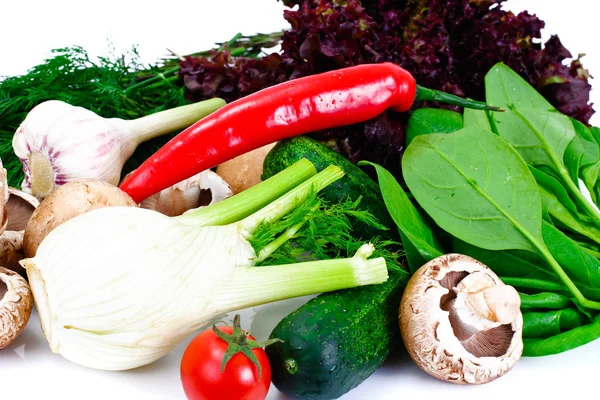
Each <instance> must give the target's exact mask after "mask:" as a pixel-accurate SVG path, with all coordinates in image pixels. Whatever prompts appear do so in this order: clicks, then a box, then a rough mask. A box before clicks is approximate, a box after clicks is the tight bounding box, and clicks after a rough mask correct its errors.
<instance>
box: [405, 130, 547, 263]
mask: <svg viewBox="0 0 600 400" xmlns="http://www.w3.org/2000/svg"><path fill="white" fill-rule="evenodd" d="M402 170H403V174H404V179H405V181H406V183H407V185H408V187H409V189H410V191H411V193H412V194H413V196H414V197H415V198H416V199H417V201H418V202H419V204H420V205H421V207H423V209H424V210H425V211H426V212H427V213H428V214H429V215H430V216H431V217H432V218H433V220H434V221H435V222H436V223H437V225H439V226H440V227H441V228H442V229H444V230H446V231H447V232H449V233H450V234H451V235H453V236H454V237H457V238H459V239H461V240H463V241H465V242H468V243H471V244H473V245H475V246H477V247H482V248H486V249H488V250H507V249H519V250H528V251H533V252H536V251H537V248H536V245H535V244H538V243H540V242H542V235H541V224H542V216H541V202H540V196H539V191H538V187H537V184H536V182H535V179H534V178H533V175H531V172H529V169H528V167H527V165H525V163H524V162H523V160H522V159H521V158H520V157H519V155H518V154H517V153H516V151H515V150H514V149H513V148H512V147H510V146H509V145H508V144H507V143H506V142H505V141H504V140H502V139H501V138H499V137H498V136H496V135H494V134H493V133H491V132H489V131H486V130H484V129H481V128H476V127H473V128H464V129H462V130H460V131H457V132H454V133H452V134H451V135H427V136H420V137H417V138H416V139H415V140H414V141H413V142H412V143H411V144H410V145H409V146H408V148H407V149H406V152H405V154H404V156H403V158H402ZM534 243H535V244H534Z"/></svg>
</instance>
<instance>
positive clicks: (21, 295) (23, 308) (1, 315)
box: [0, 267, 33, 350]
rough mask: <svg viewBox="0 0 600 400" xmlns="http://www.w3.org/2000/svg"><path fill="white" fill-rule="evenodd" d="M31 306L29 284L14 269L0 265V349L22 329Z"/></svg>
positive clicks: (31, 296)
mask: <svg viewBox="0 0 600 400" xmlns="http://www.w3.org/2000/svg"><path fill="white" fill-rule="evenodd" d="M32 307H33V295H32V294H31V289H30V288H29V284H28V283H27V281H26V280H25V279H23V277H22V276H21V275H19V274H17V273H16V272H14V271H11V270H9V269H6V268H4V267H0V350H1V349H3V348H5V347H6V346H8V345H9V344H10V343H11V342H12V341H13V340H15V338H16V337H17V336H19V334H20V333H21V331H22V330H23V328H24V327H25V325H27V322H28V321H29V316H30V315H31V309H32Z"/></svg>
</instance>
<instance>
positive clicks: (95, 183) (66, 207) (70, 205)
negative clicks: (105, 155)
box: [23, 179, 137, 258]
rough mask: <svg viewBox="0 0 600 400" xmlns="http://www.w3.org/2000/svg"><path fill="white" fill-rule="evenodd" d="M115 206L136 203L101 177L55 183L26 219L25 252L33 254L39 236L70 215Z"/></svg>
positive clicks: (130, 205)
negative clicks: (55, 186)
mask: <svg viewBox="0 0 600 400" xmlns="http://www.w3.org/2000/svg"><path fill="white" fill-rule="evenodd" d="M115 206H128V207H136V206H137V204H136V203H135V202H134V201H133V199H132V198H131V197H129V195H127V193H125V192H123V191H122V190H121V189H119V188H118V187H116V186H114V185H111V184H110V183H107V182H104V181H100V180H95V179H82V180H77V181H70V182H67V183H66V184H64V185H62V186H59V187H57V188H56V189H54V190H53V191H52V192H51V193H50V195H48V197H46V198H45V199H44V200H43V201H42V202H41V203H40V205H39V206H38V207H37V208H36V209H35V211H34V212H33V214H32V215H31V218H30V219H29V221H28V222H27V227H26V228H25V236H24V238H23V250H24V252H25V256H26V257H27V258H32V257H34V256H35V254H36V252H37V249H38V247H39V245H40V243H42V240H43V239H44V238H45V237H46V236H47V235H48V234H49V233H50V232H51V231H52V230H53V229H54V228H56V227H57V226H59V225H61V224H63V223H64V222H66V221H68V220H70V219H71V218H75V217H76V216H78V215H80V214H83V213H86V212H88V211H92V210H95V209H97V208H103V207H115Z"/></svg>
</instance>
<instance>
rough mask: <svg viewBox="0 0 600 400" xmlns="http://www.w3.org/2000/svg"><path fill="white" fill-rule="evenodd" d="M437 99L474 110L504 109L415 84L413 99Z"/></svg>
mask: <svg viewBox="0 0 600 400" xmlns="http://www.w3.org/2000/svg"><path fill="white" fill-rule="evenodd" d="M428 100H429V101H437V102H440V103H445V104H450V105H453V106H459V107H463V108H472V109H475V110H487V111H504V109H502V108H499V107H495V106H490V105H488V104H486V103H483V102H480V101H475V100H470V99H465V98H462V97H458V96H455V95H453V94H450V93H445V92H440V91H438V90H434V89H428V88H426V87H423V86H420V85H417V94H416V96H415V101H428Z"/></svg>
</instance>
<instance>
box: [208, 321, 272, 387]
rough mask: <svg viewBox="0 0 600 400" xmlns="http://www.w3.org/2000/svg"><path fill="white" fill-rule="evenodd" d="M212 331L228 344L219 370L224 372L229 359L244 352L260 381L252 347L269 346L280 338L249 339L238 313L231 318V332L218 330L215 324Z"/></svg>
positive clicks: (258, 363) (259, 371)
mask: <svg viewBox="0 0 600 400" xmlns="http://www.w3.org/2000/svg"><path fill="white" fill-rule="evenodd" d="M212 329H213V332H214V333H215V335H217V336H218V337H219V338H220V339H221V340H223V341H224V342H226V343H227V344H228V346H227V351H226V352H225V355H224V356H223V361H222V363H221V372H225V367H226V366H227V363H228V362H229V360H231V359H232V358H233V356H235V355H236V354H238V353H242V354H244V355H245V356H246V357H248V358H249V359H250V361H252V363H253V364H254V365H255V366H256V369H257V370H258V380H259V381H260V377H261V375H262V367H261V365H260V362H259V361H258V359H257V358H256V355H255V354H254V352H253V351H252V349H258V348H263V347H266V346H269V345H271V344H273V343H276V342H281V340H280V339H269V340H265V341H262V342H259V341H256V340H253V339H249V337H250V333H249V332H248V331H247V330H245V329H242V327H241V324H240V315H239V314H236V315H235V317H234V318H233V332H232V333H231V334H227V333H225V332H223V331H222V330H220V329H219V328H218V327H217V326H216V325H213V327H212Z"/></svg>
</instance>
